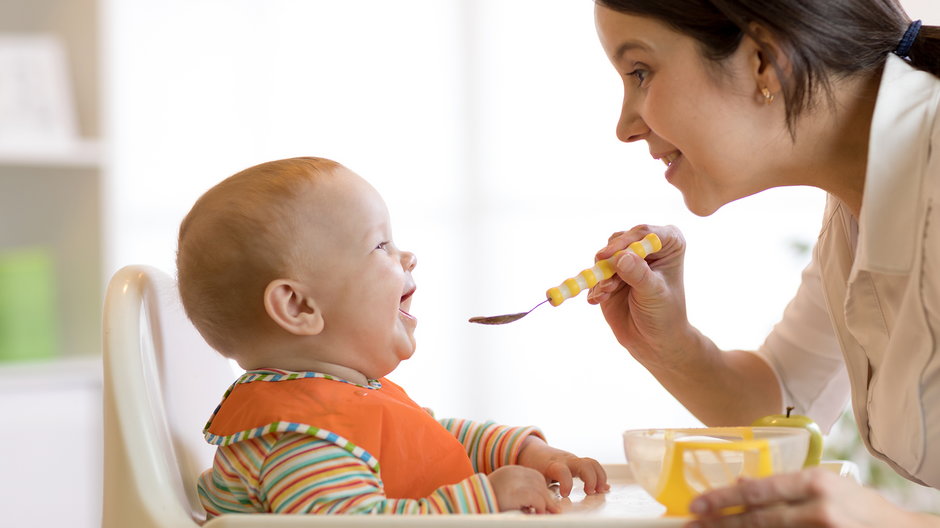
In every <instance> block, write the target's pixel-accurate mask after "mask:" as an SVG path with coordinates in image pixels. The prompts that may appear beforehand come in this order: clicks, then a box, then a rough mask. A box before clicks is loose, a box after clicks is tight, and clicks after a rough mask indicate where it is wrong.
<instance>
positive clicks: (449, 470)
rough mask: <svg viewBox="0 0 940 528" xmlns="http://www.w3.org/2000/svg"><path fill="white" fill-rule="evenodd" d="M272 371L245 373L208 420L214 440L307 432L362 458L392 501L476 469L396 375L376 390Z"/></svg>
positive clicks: (209, 434) (420, 493) (452, 481)
mask: <svg viewBox="0 0 940 528" xmlns="http://www.w3.org/2000/svg"><path fill="white" fill-rule="evenodd" d="M272 372H273V373H271V374H268V373H266V372H265V371H262V372H261V373H256V374H254V373H248V374H246V375H245V376H243V377H242V378H241V379H240V380H239V382H236V384H235V385H233V386H232V388H231V389H230V390H229V392H228V393H227V394H226V396H225V398H224V399H223V400H222V403H221V404H220V405H219V408H218V409H216V411H215V414H214V415H213V416H212V418H211V419H210V420H209V423H208V424H206V429H205V431H204V432H205V435H206V440H207V441H209V443H212V444H216V445H229V444H232V443H235V442H240V441H242V440H246V439H248V438H257V437H259V436H263V435H265V434H270V433H275V432H298V433H306V434H310V435H313V436H316V437H318V438H321V439H324V440H327V441H330V442H333V443H334V444H336V445H338V446H340V447H343V448H344V449H346V450H347V451H349V452H351V453H352V454H354V455H356V456H357V457H359V458H360V459H362V460H363V461H365V462H366V463H367V464H368V465H369V466H370V467H371V468H372V470H373V471H375V472H376V474H377V475H378V476H379V478H381V479H382V483H383V485H384V486H385V495H386V497H389V498H395V499H399V498H408V499H418V498H424V497H427V496H428V495H430V494H431V492H433V491H434V490H435V489H437V488H439V487H441V486H444V485H448V484H456V483H457V482H460V481H462V480H464V479H466V478H467V477H470V476H471V475H473V467H472V466H471V465H470V459H469V457H468V455H467V452H466V450H465V449H464V447H463V445H462V444H461V443H460V442H459V441H457V439H456V438H455V437H454V435H453V434H451V433H450V432H449V431H447V429H445V428H444V427H443V426H442V425H441V424H440V423H438V422H437V420H435V419H434V418H433V417H432V416H431V415H430V414H428V412H427V411H425V410H424V409H422V408H421V407H420V406H419V405H418V404H416V403H415V402H413V401H412V400H411V398H409V397H408V395H407V394H405V391H404V390H402V388H401V387H399V386H398V385H395V384H394V383H392V382H391V381H388V380H387V379H384V378H383V379H382V380H380V381H381V384H382V387H381V388H380V389H372V388H366V387H361V386H358V385H353V384H351V383H345V382H342V381H337V380H333V379H329V378H324V377H322V375H317V374H314V373H299V375H300V376H310V377H300V378H296V379H286V378H287V376H286V375H281V374H277V373H276V372H278V371H272ZM291 376H296V374H292V375H291ZM246 378H247V381H246Z"/></svg>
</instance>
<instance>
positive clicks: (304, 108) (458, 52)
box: [105, 0, 932, 462]
mask: <svg viewBox="0 0 940 528" xmlns="http://www.w3.org/2000/svg"><path fill="white" fill-rule="evenodd" d="M106 3H107V4H108V5H107V9H105V13H107V17H108V20H107V23H106V27H107V28H108V34H107V35H106V42H105V44H106V48H105V49H106V53H107V55H108V56H107V60H106V63H107V64H109V69H110V75H109V77H108V80H107V82H106V86H107V87H108V88H107V90H108V92H109V94H108V101H109V111H108V113H109V115H108V119H107V120H106V123H107V125H106V126H107V128H108V130H107V131H106V132H107V133H108V134H109V135H110V137H111V138H113V142H112V144H111V147H112V160H111V162H112V174H113V177H112V180H111V185H110V189H109V196H108V200H109V203H110V204H111V209H110V210H109V213H108V218H109V224H108V225H109V227H108V229H109V233H108V240H109V241H110V242H111V243H110V246H109V247H110V254H109V255H108V262H109V272H112V271H114V270H116V269H117V268H119V267H120V266H123V265H125V264H129V263H139V262H143V263H149V264H153V265H157V266H159V267H162V268H164V269H166V270H167V271H171V272H172V271H173V252H174V250H175V234H176V229H177V226H178V223H179V221H180V219H181V218H182V216H183V215H184V214H185V213H186V211H187V210H188V208H189V206H190V205H191V204H192V202H193V201H194V200H195V199H196V198H197V197H198V195H199V194H200V193H201V192H203V191H204V190H205V189H207V188H208V187H210V186H211V185H212V184H214V183H215V182H217V181H219V180H221V179H222V178H224V177H226V176H228V175H230V174H232V173H234V172H236V171H238V170H240V169H242V168H245V167H247V166H249V165H251V164H255V163H258V162H262V161H267V160H271V159H277V158H281V157H288V156H296V155H321V156H326V157H330V158H333V159H336V160H337V161H340V162H342V163H344V164H346V165H348V166H349V167H351V168H352V169H353V170H355V171H357V172H358V173H360V174H361V175H362V176H364V177H365V178H366V179H368V180H370V181H371V182H372V183H373V184H374V185H375V186H376V187H377V188H378V189H379V190H380V191H381V192H382V193H383V194H384V196H385V197H386V200H387V202H388V203H389V207H390V209H391V213H392V217H393V221H394V223H395V232H396V239H397V242H398V245H399V246H401V247H403V248H407V249H411V250H413V251H415V253H416V254H417V255H418V259H419V265H418V267H417V270H416V272H415V277H416V280H417V281H418V293H417V295H416V297H415V301H414V304H413V312H414V313H415V314H416V315H417V317H418V318H419V320H420V323H419V327H418V339H419V347H418V353H417V354H416V356H415V358H414V359H412V360H410V361H408V362H406V363H405V364H403V365H402V366H401V367H400V368H399V370H398V371H396V373H395V374H393V376H392V377H393V378H394V379H397V381H399V382H400V383H402V384H403V385H404V386H405V387H406V388H407V389H409V391H410V393H411V394H412V396H413V397H414V398H415V399H416V400H417V401H419V402H420V403H422V404H424V405H427V406H430V407H433V408H435V410H436V411H437V413H438V415H439V416H440V415H459V416H467V417H471V418H477V419H484V418H491V419H494V420H497V421H501V422H505V423H520V424H521V423H534V424H537V425H540V426H542V427H543V429H544V430H545V432H546V434H547V435H548V437H549V440H550V441H552V442H553V443H555V444H556V445H559V446H561V447H564V448H568V449H571V450H575V451H577V452H579V453H581V454H584V455H588V456H593V457H596V458H598V459H600V460H602V461H605V462H619V461H622V452H621V448H620V439H619V434H620V432H621V431H622V430H624V429H627V428H634V427H653V426H684V425H692V424H695V423H697V422H696V421H695V420H694V418H692V417H691V416H690V415H689V413H688V412H686V411H685V410H684V409H683V408H681V406H679V405H678V404H677V403H676V402H675V401H674V400H673V399H672V398H671V397H670V396H669V395H668V394H667V393H666V392H665V391H664V390H663V389H662V388H661V387H659V385H658V384H657V383H656V382H655V380H653V379H652V378H651V377H650V376H649V374H648V373H646V371H645V370H644V369H643V368H641V367H640V366H639V365H638V364H636V363H635V362H634V361H633V360H632V359H631V358H630V357H629V354H627V353H626V351H624V350H623V349H622V348H620V347H619V346H618V345H617V344H616V343H615V342H614V340H613V339H612V337H611V335H610V331H609V330H608V329H607V327H606V325H605V324H604V322H603V319H602V317H601V315H600V312H599V310H598V309H597V308H596V307H591V306H589V305H587V304H586V302H584V296H583V295H582V296H581V297H579V298H577V299H575V300H572V301H569V302H567V303H565V304H564V305H562V306H561V307H558V308H551V307H548V306H544V307H542V308H540V309H539V311H538V312H535V313H533V314H532V315H531V316H529V317H528V318H526V319H524V320H522V321H520V322H518V323H514V324H512V325H509V326H505V327H482V326H473V325H469V324H468V323H467V322H466V320H467V318H468V317H471V316H474V315H491V314H497V313H506V312H514V311H520V310H523V309H528V308H529V307H531V306H532V305H534V304H535V303H536V302H538V301H539V300H541V299H542V298H543V296H544V291H545V289H546V288H548V287H550V286H554V285H556V284H557V283H558V282H560V281H561V280H562V279H564V278H567V277H569V276H571V275H573V274H575V273H577V272H578V271H580V270H581V269H583V268H584V267H586V266H588V265H589V264H590V263H591V261H592V259H593V255H594V253H595V251H596V250H597V249H599V248H600V247H602V246H603V245H604V244H605V242H606V239H607V237H608V235H609V234H610V233H612V232H614V231H617V230H621V229H624V228H628V227H630V226H633V225H635V224H638V223H671V224H676V225H678V226H679V227H680V228H682V229H683V230H684V232H685V234H686V237H687V239H688V241H689V249H688V256H687V266H686V269H687V279H686V283H687V288H688V302H689V316H690V318H691V319H692V321H693V322H694V323H695V324H696V325H697V326H698V327H699V328H701V329H702V330H703V331H705V333H706V334H708V335H710V336H712V337H713V338H714V339H715V341H716V342H717V343H718V344H719V345H720V346H722V347H727V348H731V347H755V346H757V345H759V344H760V342H761V341H762V339H763V337H764V335H766V333H767V331H768V330H769V329H770V327H771V326H772V325H773V323H774V322H775V321H776V320H777V318H778V317H779V315H780V313H781V312H782V310H783V307H784V306H785V304H786V302H787V300H788V299H789V297H790V296H791V295H792V293H793V292H794V291H795V288H796V285H797V281H798V278H799V272H800V270H801V268H802V267H803V265H805V262H806V261H807V258H808V257H807V255H806V254H805V253H801V252H800V251H799V250H798V247H799V246H800V245H808V244H811V243H812V241H813V240H814V239H815V234H816V232H817V230H818V223H819V220H820V215H821V210H822V203H823V197H822V195H821V193H820V192H818V191H815V190H811V189H781V190H773V191H769V192H766V193H763V194H761V195H758V196H755V197H752V198H750V199H748V200H744V201H741V202H738V203H734V204H730V205H728V206H727V207H725V208H723V209H722V210H721V211H719V212H718V213H716V214H715V215H713V216H712V217H709V218H704V219H702V218H697V217H694V216H693V215H691V214H690V213H688V212H687V211H686V209H685V207H684V205H683V203H682V199H681V196H680V195H679V193H678V192H677V191H676V190H675V189H673V188H672V187H671V186H669V185H667V184H666V183H665V181H664V179H663V168H662V166H661V164H659V163H657V162H654V161H653V160H651V159H650V158H649V156H648V153H647V151H646V147H645V146H644V145H623V144H621V143H619V142H618V141H617V140H616V138H615V137H614V126H615V124H616V120H617V117H618V112H619V108H620V95H621V94H620V89H621V85H620V82H619V79H618V77H617V75H616V73H615V72H614V71H613V70H612V69H611V67H610V66H609V64H608V63H607V60H606V58H605V57H604V55H603V53H602V51H601V48H600V45H599V44H598V43H597V40H596V35H595V32H594V22H593V9H592V3H591V2H587V1H584V2H572V1H570V0H515V1H512V2H507V1H505V0H503V1H496V0H464V1H460V0H400V1H397V2H387V1H381V0H360V1H357V2H337V1H335V0H270V1H265V2H258V1H251V0H165V1H163V2H159V3H153V2H147V1H144V0H110V1H107V2H106ZM912 3H913V2H912ZM920 3H921V4H923V6H926V5H927V4H928V1H927V0H923V1H922V2H920ZM930 3H932V0H931V2H930ZM923 6H919V7H923ZM208 411H210V410H208V409H207V412H208Z"/></svg>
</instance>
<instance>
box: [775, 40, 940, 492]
mask: <svg viewBox="0 0 940 528" xmlns="http://www.w3.org/2000/svg"><path fill="white" fill-rule="evenodd" d="M938 105H940V79H937V78H936V77H934V76H932V75H930V74H927V73H924V72H921V71H918V70H916V69H914V68H912V67H911V66H910V65H909V64H908V63H907V62H905V61H904V60H902V59H900V58H898V57H896V56H894V55H890V56H889V57H888V60H887V63H886V65H885V69H884V73H883V75H882V80H881V86H880V88H879V92H878V100H877V104H876V106H875V113H874V116H873V119H872V126H871V137H870V139H869V158H868V171H867V174H866V176H865V192H864V197H863V199H862V208H861V214H860V219H856V218H855V217H854V215H853V214H852V213H851V212H850V211H849V210H848V208H847V207H846V206H845V205H844V204H843V203H842V202H841V201H840V200H839V199H837V198H835V197H834V196H831V195H830V196H829V198H828V202H827V206H826V212H825V215H824V218H823V225H822V230H821V232H820V235H819V239H818V241H817V243H816V247H815V249H814V251H813V259H812V262H811V263H810V265H809V266H808V267H807V268H806V270H805V271H804V272H803V282H802V284H801V286H800V288H799V290H798V292H797V294H796V297H794V299H793V300H792V301H791V302H790V304H789V306H787V309H786V311H785V312H784V315H783V319H782V320H781V321H780V323H778V324H777V325H776V326H775V327H774V329H773V331H772V332H771V334H770V335H769V336H768V337H767V340H766V341H765V342H764V344H763V345H762V346H761V348H760V350H758V352H757V353H758V354H759V355H761V356H762V357H764V358H765V359H766V360H767V362H768V363H769V364H770V366H771V367H772V368H773V370H774V372H776V374H777V379H778V380H779V382H780V387H781V392H782V394H783V398H784V401H785V405H788V406H789V405H792V406H794V407H795V408H796V409H795V411H794V412H796V413H797V414H805V415H808V416H810V417H811V418H813V419H814V420H816V421H817V422H818V423H819V424H820V426H821V427H823V428H824V430H828V429H829V428H830V427H831V426H832V423H833V422H834V421H835V420H836V419H837V418H838V417H839V415H840V414H841V412H842V410H843V409H844V408H845V404H846V403H847V402H848V401H849V397H851V402H852V408H853V411H854V413H855V418H856V421H857V422H858V427H859V432H860V433H861V437H862V439H863V440H864V442H865V445H866V446H867V447H868V449H869V451H871V452H872V454H873V455H875V456H876V457H878V458H880V459H882V460H885V461H886V462H888V463H889V464H890V465H891V466H892V467H893V468H894V469H895V470H896V471H898V472H899V473H900V474H901V475H904V476H906V477H907V478H909V479H911V480H914V481H917V482H920V483H922V484H926V485H928V486H932V487H934V488H940V350H938V349H940V344H938V343H940V127H938V126H937V110H938ZM935 202H936V203H935Z"/></svg>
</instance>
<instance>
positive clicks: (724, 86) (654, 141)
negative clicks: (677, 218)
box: [595, 5, 789, 216]
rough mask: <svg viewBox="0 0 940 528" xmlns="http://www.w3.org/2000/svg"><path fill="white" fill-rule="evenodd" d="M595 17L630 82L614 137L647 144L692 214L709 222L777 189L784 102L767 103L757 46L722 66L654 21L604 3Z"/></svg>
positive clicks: (744, 47) (746, 44) (748, 43)
mask: <svg viewBox="0 0 940 528" xmlns="http://www.w3.org/2000/svg"><path fill="white" fill-rule="evenodd" d="M595 19H596V24H597V33H598V36H599V37H600V41H601V44H602V45H603V47H604V51H605V52H606V53H607V56H608V58H609V59H610V61H611V63H612V64H613V66H614V68H616V70H617V72H618V73H620V75H621V77H622V78H623V108H622V110H621V114H620V121H619V122H618V124H617V137H618V138H620V140H621V141H625V142H633V141H639V140H645V141H646V142H647V144H648V145H649V149H650V155H651V156H653V157H654V158H656V159H659V160H662V161H663V162H664V163H665V164H666V165H667V167H668V168H667V169H666V180H667V181H668V182H669V183H671V184H672V185H674V186H675V187H676V188H678V189H679V190H680V191H681V192H682V195H683V197H684V199H685V203H686V206H688V208H689V210H691V211H692V212H693V213H695V214H697V215H700V216H707V215H710V214H712V213H713V212H715V211H716V210H717V209H718V208H720V207H721V206H722V205H724V204H726V203H728V202H731V201H733V200H736V199H738V198H742V197H744V196H748V195H751V194H754V193H756V192H760V191H762V190H764V189H767V188H769V187H772V186H773V185H774V182H773V181H772V179H773V176H772V175H773V174H774V171H773V170H771V169H772V167H771V166H772V164H773V159H772V153H774V152H779V151H780V149H779V148H778V147H779V146H780V145H781V144H782V143H781V141H785V140H787V139H789V136H788V134H787V130H786V126H785V120H784V119H783V117H782V116H783V111H784V110H783V105H782V103H781V102H780V99H781V98H777V100H778V102H777V104H776V105H773V104H770V105H768V104H765V102H764V101H763V97H762V96H761V94H760V88H761V87H760V86H758V82H759V80H758V78H757V77H756V76H755V74H756V73H757V72H759V71H762V66H761V60H760V54H759V53H758V51H759V50H758V48H757V47H756V45H755V44H754V43H753V41H752V40H750V39H748V38H746V37H745V39H744V40H743V41H742V43H741V45H740V46H739V47H738V49H737V51H735V52H734V53H733V54H732V55H731V56H730V57H728V58H727V59H726V60H725V61H724V62H723V63H721V65H719V64H716V63H713V62H711V61H709V60H708V59H706V58H705V57H704V56H703V55H702V54H701V51H700V48H699V45H698V43H697V42H696V41H695V40H694V39H692V38H691V37H688V36H685V35H683V34H681V33H678V32H676V31H674V30H673V29H671V28H670V27H668V26H667V25H665V24H663V23H661V22H659V21H657V20H655V19H653V18H648V17H640V16H635V15H628V14H624V13H620V12H617V11H614V10H611V9H609V8H606V7H603V6H601V5H597V6H596V8H595Z"/></svg>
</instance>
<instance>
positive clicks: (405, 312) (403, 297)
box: [398, 288, 415, 319]
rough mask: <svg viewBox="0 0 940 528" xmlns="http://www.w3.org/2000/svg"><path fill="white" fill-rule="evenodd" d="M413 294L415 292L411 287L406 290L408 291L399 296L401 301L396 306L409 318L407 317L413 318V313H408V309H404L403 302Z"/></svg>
mask: <svg viewBox="0 0 940 528" xmlns="http://www.w3.org/2000/svg"><path fill="white" fill-rule="evenodd" d="M414 294H415V290H414V288H412V289H411V290H410V291H408V293H406V294H404V295H402V296H401V301H400V302H399V306H398V311H399V312H400V313H401V314H402V315H404V316H405V317H407V318H409V319H414V318H415V317H414V316H413V315H411V314H410V313H408V310H405V308H404V304H405V301H407V300H408V299H410V298H411V296H412V295H414Z"/></svg>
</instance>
